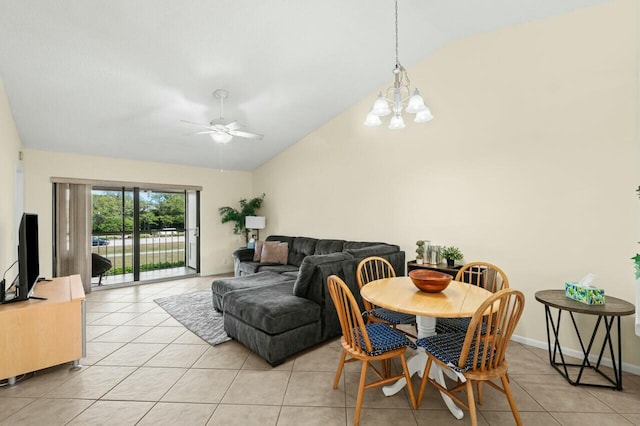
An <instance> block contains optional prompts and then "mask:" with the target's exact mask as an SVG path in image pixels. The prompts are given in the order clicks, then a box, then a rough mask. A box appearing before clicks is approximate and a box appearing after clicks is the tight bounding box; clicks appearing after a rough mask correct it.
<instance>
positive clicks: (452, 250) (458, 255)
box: [441, 246, 464, 268]
mask: <svg viewBox="0 0 640 426" xmlns="http://www.w3.org/2000/svg"><path fill="white" fill-rule="evenodd" d="M441 254H442V257H444V258H445V259H447V266H448V267H449V268H452V267H453V264H454V263H455V261H456V260H462V258H463V257H464V255H463V254H462V252H461V251H460V249H459V248H458V247H454V246H449V247H447V246H444V247H442V251H441Z"/></svg>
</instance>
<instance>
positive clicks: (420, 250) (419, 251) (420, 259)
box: [416, 240, 424, 265]
mask: <svg viewBox="0 0 640 426" xmlns="http://www.w3.org/2000/svg"><path fill="white" fill-rule="evenodd" d="M416 245H417V246H418V247H417V248H416V263H417V264H418V265H422V264H423V263H424V241H422V240H418V241H416Z"/></svg>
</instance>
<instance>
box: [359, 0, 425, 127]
mask: <svg viewBox="0 0 640 426" xmlns="http://www.w3.org/2000/svg"><path fill="white" fill-rule="evenodd" d="M393 76H394V79H395V80H394V83H393V86H392V87H389V88H388V89H387V91H386V94H383V93H382V92H380V94H379V95H378V98H377V99H376V101H375V102H374V104H373V107H372V108H371V111H369V113H368V114H367V118H366V120H365V121H364V125H365V126H379V125H380V124H382V120H380V117H385V116H387V115H389V114H391V113H393V116H392V117H391V121H390V122H389V128H390V129H404V127H405V124H404V119H403V118H402V109H403V107H404V105H405V103H406V108H404V110H405V111H406V112H408V113H410V114H415V118H414V120H413V121H415V122H416V123H424V122H426V121H431V120H432V119H433V115H431V111H429V108H427V106H426V105H425V104H424V99H422V95H420V92H418V89H414V91H413V92H411V89H410V81H409V76H408V75H407V70H405V69H404V67H403V66H402V65H401V64H400V61H399V60H398V0H396V66H395V68H394V69H393ZM389 103H391V105H392V107H390V106H389Z"/></svg>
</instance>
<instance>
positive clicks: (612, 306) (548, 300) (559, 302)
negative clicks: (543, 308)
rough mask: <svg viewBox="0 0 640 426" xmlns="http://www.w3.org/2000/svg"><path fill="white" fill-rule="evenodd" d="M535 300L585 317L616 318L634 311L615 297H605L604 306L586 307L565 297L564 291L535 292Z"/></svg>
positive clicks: (631, 306)
mask: <svg viewBox="0 0 640 426" xmlns="http://www.w3.org/2000/svg"><path fill="white" fill-rule="evenodd" d="M536 300H537V301H538V302H540V303H543V304H545V305H547V306H552V307H554V308H558V309H564V310H566V311H571V312H577V313H580V314H587V315H604V316H607V317H618V316H625V315H631V314H633V313H634V312H635V311H636V308H635V306H633V304H631V303H629V302H627V301H626V300H622V299H618V298H617V297H612V296H606V295H605V299H604V305H587V304H586V303H580V302H578V301H577V300H573V299H570V298H568V297H567V296H565V294H564V290H541V291H538V292H536Z"/></svg>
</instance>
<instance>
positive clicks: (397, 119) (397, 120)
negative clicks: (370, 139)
mask: <svg viewBox="0 0 640 426" xmlns="http://www.w3.org/2000/svg"><path fill="white" fill-rule="evenodd" d="M404 127H405V126H404V120H403V119H402V115H401V114H394V116H393V118H391V122H390V123H389V129H391V130H398V129H404Z"/></svg>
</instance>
